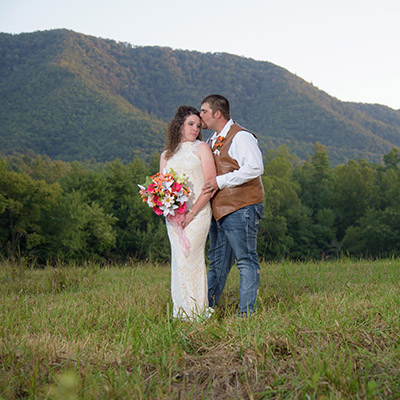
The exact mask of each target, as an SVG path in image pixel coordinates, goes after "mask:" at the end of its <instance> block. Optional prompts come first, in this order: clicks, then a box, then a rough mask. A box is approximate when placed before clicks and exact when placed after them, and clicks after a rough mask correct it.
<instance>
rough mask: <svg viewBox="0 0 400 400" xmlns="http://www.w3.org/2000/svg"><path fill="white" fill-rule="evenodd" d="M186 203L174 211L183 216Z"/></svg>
mask: <svg viewBox="0 0 400 400" xmlns="http://www.w3.org/2000/svg"><path fill="white" fill-rule="evenodd" d="M186 208H187V207H186V203H183V204H182V205H181V206H180V207H179V208H178V209H177V210H176V211H178V213H179V214H183V213H184V212H185V211H186Z"/></svg>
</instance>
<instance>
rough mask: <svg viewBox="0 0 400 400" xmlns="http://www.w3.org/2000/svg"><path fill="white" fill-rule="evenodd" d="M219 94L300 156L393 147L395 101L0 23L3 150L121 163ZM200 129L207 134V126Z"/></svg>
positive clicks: (335, 157) (146, 150) (255, 65)
mask: <svg viewBox="0 0 400 400" xmlns="http://www.w3.org/2000/svg"><path fill="white" fill-rule="evenodd" d="M210 93H221V94H223V95H225V96H226V97H228V98H229V99H230V101H231V105H232V113H233V117H234V119H235V120H236V121H237V122H238V123H240V124H242V125H244V126H246V127H247V128H248V129H251V130H252V131H254V132H255V133H256V134H257V135H258V137H259V139H260V146H261V148H262V150H263V152H264V154H266V153H267V151H268V149H270V148H277V146H278V145H281V144H287V145H288V146H289V148H290V149H291V150H292V151H293V152H295V153H296V154H297V155H298V156H300V157H301V158H303V159H304V158H306V157H307V155H310V154H312V148H313V145H314V144H315V143H316V142H319V143H321V144H323V145H324V146H325V147H326V148H327V150H328V152H329V155H330V159H331V161H332V163H333V164H338V163H340V162H346V161H348V160H350V159H360V158H365V159H367V160H369V161H372V162H381V160H382V156H383V155H384V154H386V153H388V152H390V151H391V150H392V149H393V147H399V146H400V112H399V111H396V110H392V109H390V108H388V107H384V106H380V105H370V104H357V103H345V102H341V101H339V100H337V99H335V98H333V97H331V96H329V95H327V94H326V93H324V92H322V91H321V90H319V89H318V88H316V87H314V86H313V85H311V84H309V83H307V82H305V81H304V80H303V79H301V78H299V77H297V76H295V75H293V74H291V73H290V72H289V71H287V70H285V69H283V68H281V67H279V66H276V65H274V64H271V63H268V62H261V61H255V60H252V59H248V58H244V57H239V56H234V55H230V54H211V53H199V52H193V51H183V50H172V49H169V48H161V47H135V46H133V45H131V44H127V43H117V42H115V41H112V40H104V39H99V38H95V37H91V36H86V35H83V34H79V33H75V32H72V31H68V30H54V31H44V32H34V33H26V34H20V35H10V34H5V33H2V34H0V151H1V152H2V153H3V154H11V153H14V152H22V153H25V152H28V151H30V150H31V151H33V152H34V153H36V154H43V155H44V154H46V155H48V156H49V157H51V158H52V159H60V160H66V161H72V160H79V161H84V160H90V159H96V160H97V161H101V162H104V161H112V160H114V159H115V158H120V159H121V160H122V161H125V162H128V161H131V160H132V159H133V157H134V156H135V155H138V156H139V157H141V158H142V159H144V160H148V159H149V157H150V155H151V154H152V153H153V152H154V151H156V152H158V153H159V152H160V151H161V149H162V146H163V142H164V131H165V127H166V122H167V121H168V120H169V119H171V118H172V116H173V114H174V111H175V109H176V108H177V106H178V105H181V104H191V105H194V106H197V107H199V106H200V101H201V100H202V98H204V97H205V96H206V95H208V94H210ZM206 136H207V134H206Z"/></svg>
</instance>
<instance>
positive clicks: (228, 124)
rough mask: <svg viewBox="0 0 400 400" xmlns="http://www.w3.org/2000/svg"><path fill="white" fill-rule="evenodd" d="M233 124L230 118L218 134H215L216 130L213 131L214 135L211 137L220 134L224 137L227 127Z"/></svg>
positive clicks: (214, 137)
mask: <svg viewBox="0 0 400 400" xmlns="http://www.w3.org/2000/svg"><path fill="white" fill-rule="evenodd" d="M233 124H234V122H233V120H232V119H230V120H229V121H228V122H227V123H226V124H225V126H224V127H223V128H222V131H221V132H220V133H219V135H218V134H217V132H214V135H213V137H212V139H213V140H214V139H216V138H217V137H218V136H222V137H225V136H226V134H227V133H228V132H229V129H231V126H232V125H233Z"/></svg>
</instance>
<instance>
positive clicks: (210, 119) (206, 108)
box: [200, 103, 215, 130]
mask: <svg viewBox="0 0 400 400" xmlns="http://www.w3.org/2000/svg"><path fill="white" fill-rule="evenodd" d="M200 116H201V127H202V128H203V129H212V130H215V127H214V124H215V118H214V113H213V111H212V110H211V108H210V105H209V104H208V103H203V104H202V105H201V111H200Z"/></svg>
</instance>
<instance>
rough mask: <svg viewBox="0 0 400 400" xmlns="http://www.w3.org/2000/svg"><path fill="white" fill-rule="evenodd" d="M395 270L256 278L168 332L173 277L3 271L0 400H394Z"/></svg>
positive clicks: (324, 269)
mask: <svg viewBox="0 0 400 400" xmlns="http://www.w3.org/2000/svg"><path fill="white" fill-rule="evenodd" d="M399 282H400V261H399V260H395V259H393V260H378V261H352V260H340V261H336V262H321V263H292V262H282V263H276V264H263V265H262V280H261V285H260V293H259V302H260V308H259V312H258V313H257V314H255V315H254V316H252V317H251V318H249V319H241V318H238V317H237V316H236V305H237V302H238V287H239V281H238V273H237V271H236V270H235V269H233V270H232V273H231V275H230V277H229V280H228V284H227V287H226V289H225V292H224V295H223V300H222V304H221V305H220V307H219V308H218V309H217V311H216V313H215V314H214V315H213V317H212V318H211V319H210V320H208V321H206V322H204V323H202V322H193V323H188V322H184V321H177V320H173V319H172V318H171V300H170V289H169V268H168V267H167V266H161V265H148V264H135V263H130V264H127V265H116V266H112V267H100V266H99V265H96V264H87V265H85V266H84V267H76V266H73V265H65V266H64V265H59V266H58V267H57V268H50V267H48V268H45V269H42V270H40V269H34V268H31V267H29V266H27V265H23V264H22V265H15V264H12V263H9V262H3V263H1V265H0V399H3V400H6V399H17V398H27V399H398V398H400V348H399V344H400V329H399V328H400V326H399V325H400V324H399V314H400V311H399V310H400V283H399Z"/></svg>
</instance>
